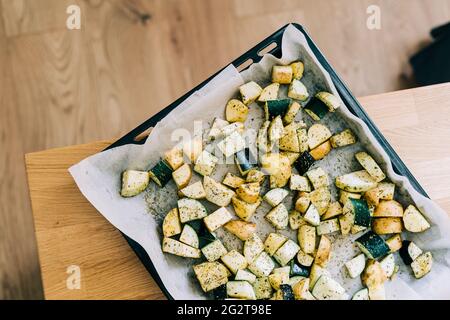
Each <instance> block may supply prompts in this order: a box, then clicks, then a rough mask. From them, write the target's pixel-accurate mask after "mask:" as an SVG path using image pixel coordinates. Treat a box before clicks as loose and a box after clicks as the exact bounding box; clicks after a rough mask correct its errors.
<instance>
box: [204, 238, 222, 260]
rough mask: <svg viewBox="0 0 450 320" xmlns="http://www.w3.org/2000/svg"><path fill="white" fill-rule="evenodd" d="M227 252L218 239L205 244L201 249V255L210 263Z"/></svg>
mask: <svg viewBox="0 0 450 320" xmlns="http://www.w3.org/2000/svg"><path fill="white" fill-rule="evenodd" d="M227 252H228V251H227V249H226V248H225V247H224V245H223V244H222V242H221V241H220V240H219V239H217V240H215V241H213V242H211V243H209V244H207V245H206V246H204V247H203V248H202V253H203V255H204V256H205V258H206V259H207V260H208V261H210V262H212V261H217V260H219V259H220V258H222V257H223V256H224V255H226V254H227Z"/></svg>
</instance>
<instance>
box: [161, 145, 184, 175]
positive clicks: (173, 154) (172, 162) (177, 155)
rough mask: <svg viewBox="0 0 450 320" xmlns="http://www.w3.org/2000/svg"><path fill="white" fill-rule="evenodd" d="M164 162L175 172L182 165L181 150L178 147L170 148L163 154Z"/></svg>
mask: <svg viewBox="0 0 450 320" xmlns="http://www.w3.org/2000/svg"><path fill="white" fill-rule="evenodd" d="M164 160H165V161H166V162H167V164H168V165H169V166H170V167H171V168H172V170H177V169H178V168H179V167H181V165H182V164H183V163H184V160H183V149H182V148H180V147H178V146H177V147H174V148H172V149H171V150H169V151H167V152H166V153H165V154H164Z"/></svg>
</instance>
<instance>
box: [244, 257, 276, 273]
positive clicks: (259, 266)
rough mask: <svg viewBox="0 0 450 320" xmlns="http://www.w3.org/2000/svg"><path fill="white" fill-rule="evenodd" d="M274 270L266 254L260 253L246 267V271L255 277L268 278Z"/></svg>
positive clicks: (273, 263) (273, 264)
mask: <svg viewBox="0 0 450 320" xmlns="http://www.w3.org/2000/svg"><path fill="white" fill-rule="evenodd" d="M274 268H275V262H273V260H272V258H271V257H270V256H269V255H268V254H267V253H266V252H261V253H260V255H259V256H258V257H257V258H256V259H255V260H253V262H252V263H250V264H249V266H248V269H249V270H250V271H251V272H252V273H253V274H254V275H255V276H257V277H267V276H269V275H270V273H271V272H272V270H273V269H274Z"/></svg>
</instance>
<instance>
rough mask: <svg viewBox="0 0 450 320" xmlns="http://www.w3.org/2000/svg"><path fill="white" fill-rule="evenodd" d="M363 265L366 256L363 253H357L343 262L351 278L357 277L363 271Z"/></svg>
mask: <svg viewBox="0 0 450 320" xmlns="http://www.w3.org/2000/svg"><path fill="white" fill-rule="evenodd" d="M365 267H366V257H365V255H364V253H361V254H359V255H357V256H356V257H354V258H353V259H351V260H349V261H347V262H346V263H345V268H346V269H347V271H348V274H349V275H350V277H351V278H353V279H354V278H356V277H359V276H360V275H361V273H363V271H364V268H365Z"/></svg>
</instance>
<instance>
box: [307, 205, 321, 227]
mask: <svg viewBox="0 0 450 320" xmlns="http://www.w3.org/2000/svg"><path fill="white" fill-rule="evenodd" d="M303 219H304V220H305V221H306V222H308V223H309V224H311V225H313V226H315V227H317V226H318V225H319V224H320V214H319V212H318V211H317V209H316V207H315V206H314V205H313V204H311V205H310V206H309V208H308V210H306V213H305V215H304V216H303Z"/></svg>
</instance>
